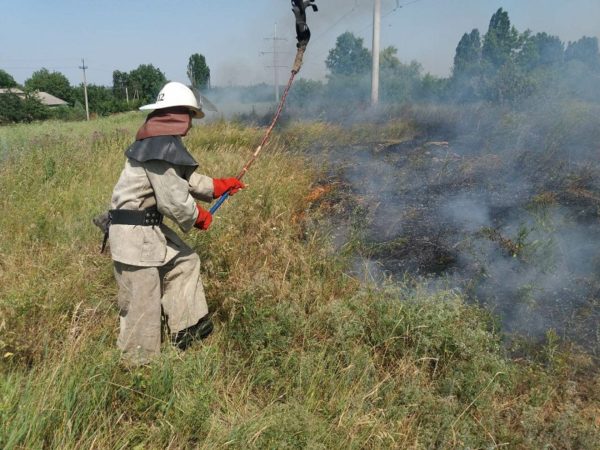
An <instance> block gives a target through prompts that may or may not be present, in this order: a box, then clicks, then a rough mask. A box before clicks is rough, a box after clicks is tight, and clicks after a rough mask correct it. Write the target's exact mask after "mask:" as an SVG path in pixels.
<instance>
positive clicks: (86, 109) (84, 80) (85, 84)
mask: <svg viewBox="0 0 600 450" xmlns="http://www.w3.org/2000/svg"><path fill="white" fill-rule="evenodd" d="M79 68H80V69H81V70H83V96H84V97H85V116H86V117H87V120H90V108H89V106H88V96H87V80H86V78H85V69H87V66H86V65H85V60H84V59H83V58H81V66H79Z"/></svg>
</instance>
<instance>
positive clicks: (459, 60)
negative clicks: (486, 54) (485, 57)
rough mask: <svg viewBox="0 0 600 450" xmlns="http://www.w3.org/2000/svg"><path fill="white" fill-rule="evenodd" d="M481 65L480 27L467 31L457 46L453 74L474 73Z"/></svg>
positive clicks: (455, 75)
mask: <svg viewBox="0 0 600 450" xmlns="http://www.w3.org/2000/svg"><path fill="white" fill-rule="evenodd" d="M480 67H481V36H480V34H479V30H478V29H474V30H473V31H471V33H465V34H464V35H463V37H462V38H461V40H460V41H459V43H458V46H457V47H456V53H455V55H454V68H453V72H452V73H453V76H454V77H457V76H461V75H473V74H474V73H476V72H478V71H479V68H480Z"/></svg>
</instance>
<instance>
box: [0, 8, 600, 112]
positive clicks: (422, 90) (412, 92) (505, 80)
mask: <svg viewBox="0 0 600 450" xmlns="http://www.w3.org/2000/svg"><path fill="white" fill-rule="evenodd" d="M371 61H372V58H371V52H370V50H369V49H367V48H366V47H365V45H364V41H363V39H361V38H359V37H357V36H355V35H354V34H353V33H350V32H346V33H343V34H341V35H340V36H338V38H337V40H336V45H335V47H334V48H332V49H331V50H330V51H329V54H328V56H327V59H326V60H325V65H326V67H327V70H328V75H327V79H326V81H324V82H321V81H314V80H306V79H300V80H298V81H297V82H296V83H295V85H294V87H293V89H292V91H291V93H290V107H292V108H294V107H295V109H296V110H297V111H300V112H302V113H305V114H318V113H320V112H321V111H325V110H328V111H332V110H338V111H350V110H355V109H356V108H361V107H366V106H367V105H368V104H369V101H370V88H371V77H370V73H371ZM380 64H381V67H380V97H381V103H383V104H384V105H385V104H388V105H389V104H392V105H402V104H404V103H407V102H417V101H435V102H458V103H465V102H489V103H494V104H512V105H518V104H520V103H522V102H524V101H525V100H527V99H529V98H534V97H535V96H548V95H552V96H560V95H562V96H564V97H568V98H571V99H582V100H590V101H600V52H599V48H598V39H597V38H595V37H586V36H584V37H582V38H581V39H579V40H577V41H575V42H568V43H564V42H562V41H561V40H560V38H559V37H557V36H553V35H550V34H548V33H544V32H541V33H536V34H533V33H532V32H531V31H529V30H526V31H525V32H522V33H521V32H519V31H518V30H517V29H516V28H515V27H514V26H512V25H511V22H510V18H509V16H508V13H507V12H506V11H504V10H503V9H502V8H500V9H498V11H496V12H495V13H494V14H493V15H492V17H491V19H490V23H489V26H488V29H487V31H486V33H485V34H482V33H480V31H479V30H478V29H473V30H472V31H470V32H467V33H464V35H463V36H462V38H461V39H460V41H459V42H458V45H457V47H456V52H455V55H454V64H453V68H452V74H451V75H450V76H449V77H446V78H443V77H436V76H433V75H431V74H427V73H424V71H423V67H422V66H421V65H420V64H419V63H418V62H416V61H412V62H410V63H404V62H402V61H401V60H400V59H399V57H398V51H397V49H396V48H395V47H393V46H390V47H387V48H385V49H383V51H382V52H381V55H380ZM187 75H188V78H189V80H190V85H191V86H192V87H193V88H195V89H198V90H203V91H205V90H207V89H211V88H212V86H211V84H210V68H209V67H208V64H207V62H206V59H205V57H204V56H203V55H201V54H198V53H196V54H193V55H191V56H190V58H189V60H188V66H187ZM166 81H167V80H166V77H165V75H164V73H163V72H161V71H160V70H159V69H158V68H156V67H154V66H153V65H152V64H143V65H140V66H139V67H138V68H136V69H135V70H132V71H130V72H121V71H118V70H115V71H114V72H113V84H112V87H105V86H97V85H93V84H92V85H88V97H89V104H90V108H91V112H92V113H95V114H97V115H107V114H111V113H115V112H120V111H126V110H132V109H136V108H137V107H139V106H140V105H141V104H143V103H150V102H152V101H153V100H154V98H155V97H156V95H157V93H158V91H159V90H160V87H161V86H162V85H163V84H164V83H165V82H166ZM1 87H17V83H16V82H15V80H14V79H13V78H12V77H11V76H10V75H9V74H8V73H6V72H5V71H2V70H0V88H1ZM23 88H24V90H25V96H24V97H23V96H21V97H19V96H16V95H6V94H4V95H0V123H1V122H19V121H30V120H36V119H44V118H47V117H59V118H80V119H81V118H83V117H85V112H84V111H83V107H82V105H83V104H84V97H83V86H82V85H80V86H76V87H72V86H71V85H70V84H69V81H68V80H67V78H66V77H65V76H64V75H62V74H60V73H58V72H49V71H48V70H47V69H41V70H39V71H37V72H34V73H33V74H32V76H31V78H30V79H28V80H27V81H25V84H24V86H23ZM212 89H213V94H214V95H216V96H217V97H223V98H226V97H227V96H226V95H224V94H225V93H224V92H223V91H224V90H232V89H231V88H227V89H225V88H212ZM36 90H40V91H45V92H48V93H50V94H52V95H55V96H57V97H59V98H62V99H63V100H66V101H67V102H68V103H69V104H70V105H71V108H58V109H53V110H52V111H50V110H49V109H48V108H45V107H43V105H41V104H40V103H39V101H38V100H37V98H36V97H35V95H32V93H33V92H35V91H36ZM233 90H235V89H233ZM240 90H241V91H243V92H241V93H240V92H238V94H239V97H240V98H241V99H243V100H244V101H245V102H250V103H253V102H265V101H269V97H270V96H271V94H270V93H269V87H268V86H267V85H265V84H261V85H256V86H247V87H238V88H237V91H240ZM237 91H236V92H237Z"/></svg>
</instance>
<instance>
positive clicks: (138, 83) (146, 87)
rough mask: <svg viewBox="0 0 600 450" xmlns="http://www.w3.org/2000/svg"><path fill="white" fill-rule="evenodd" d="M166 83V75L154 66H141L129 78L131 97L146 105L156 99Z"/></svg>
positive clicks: (130, 73)
mask: <svg viewBox="0 0 600 450" xmlns="http://www.w3.org/2000/svg"><path fill="white" fill-rule="evenodd" d="M166 82H167V79H166V77H165V74H164V73H162V72H161V71H160V70H159V69H157V68H156V67H154V66H153V65H152V64H141V65H140V66H138V68H137V69H135V70H132V71H131V72H129V75H128V77H127V85H128V86H129V93H130V95H133V96H134V97H137V98H139V99H141V100H142V101H143V102H146V103H149V102H153V101H154V100H155V99H156V96H157V95H158V92H159V91H160V89H161V88H162V87H163V86H164V85H165V83H166Z"/></svg>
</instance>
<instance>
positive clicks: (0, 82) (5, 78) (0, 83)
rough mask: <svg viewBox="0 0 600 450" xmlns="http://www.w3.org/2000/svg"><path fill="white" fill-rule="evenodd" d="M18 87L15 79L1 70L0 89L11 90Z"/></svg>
mask: <svg viewBox="0 0 600 450" xmlns="http://www.w3.org/2000/svg"><path fill="white" fill-rule="evenodd" d="M16 86H17V82H16V81H15V79H14V78H13V77H12V76H11V75H10V74H9V73H8V72H5V71H4V70H2V69H0V88H11V87H16Z"/></svg>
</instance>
